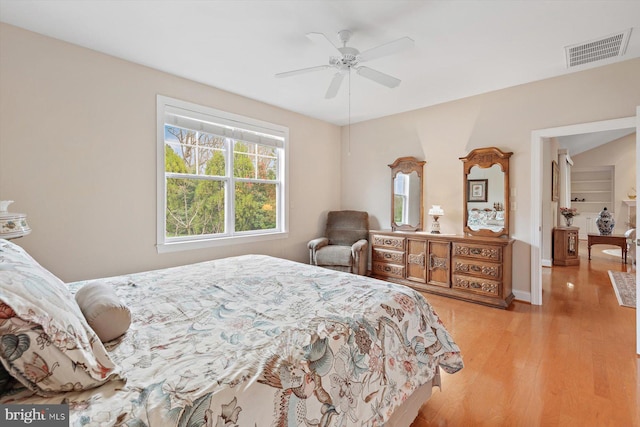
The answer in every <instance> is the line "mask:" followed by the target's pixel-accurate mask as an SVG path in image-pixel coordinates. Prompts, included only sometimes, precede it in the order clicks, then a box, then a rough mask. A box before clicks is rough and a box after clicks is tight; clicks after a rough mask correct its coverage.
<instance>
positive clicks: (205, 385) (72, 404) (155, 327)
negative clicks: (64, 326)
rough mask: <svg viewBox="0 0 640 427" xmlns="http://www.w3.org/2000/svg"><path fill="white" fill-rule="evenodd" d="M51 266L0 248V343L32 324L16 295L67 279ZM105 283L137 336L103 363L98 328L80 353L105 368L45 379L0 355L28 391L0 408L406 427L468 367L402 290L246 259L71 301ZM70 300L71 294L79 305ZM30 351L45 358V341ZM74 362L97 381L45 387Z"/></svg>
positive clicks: (110, 420)
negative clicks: (442, 384) (444, 381)
mask: <svg viewBox="0 0 640 427" xmlns="http://www.w3.org/2000/svg"><path fill="white" fill-rule="evenodd" d="M16 259H17V261H16ZM16 266H17V267H16ZM32 270H37V271H36V273H33V271H32ZM43 270H44V269H43V268H42V267H41V266H39V265H38V264H37V263H36V262H35V260H33V259H32V258H30V257H29V255H28V254H26V252H24V251H22V250H21V249H20V248H19V247H18V246H16V245H14V244H12V243H10V242H8V241H2V240H0V283H3V284H2V285H1V286H0V300H1V301H4V303H5V309H4V310H3V313H4V314H3V317H2V318H1V319H0V332H1V333H2V334H3V336H2V337H1V339H2V340H3V342H4V340H5V338H7V337H8V336H10V335H12V336H18V335H19V334H20V332H19V331H18V328H19V327H20V325H22V323H20V322H23V321H24V319H19V317H18V315H17V314H16V313H18V311H21V310H24V307H18V306H20V304H19V303H18V302H17V301H22V300H21V299H20V298H23V297H24V295H23V296H21V297H18V296H12V294H11V292H13V291H14V290H13V288H12V285H16V284H17V283H18V281H19V280H22V281H23V283H21V284H19V286H27V285H25V283H31V282H34V281H36V282H37V281H39V280H57V279H55V277H54V276H53V275H51V274H50V273H48V272H46V270H44V271H43ZM25 271H26V272H27V273H25ZM25 274H27V276H24V275H25ZM21 275H22V276H21ZM20 277H22V279H20ZM24 277H27V279H24ZM34 277H35V279H34ZM43 277H44V279H42V278H43ZM98 282H99V284H100V285H106V286H108V287H109V288H111V289H113V290H114V291H115V294H117V297H118V298H119V299H120V300H121V301H122V302H123V303H124V304H125V305H126V307H127V309H128V310H130V313H131V315H132V319H133V320H132V322H131V326H130V327H129V328H128V330H127V332H126V333H125V334H124V335H122V336H121V337H119V338H117V339H115V340H112V341H109V342H106V343H104V344H103V347H104V350H106V355H102V353H101V350H100V348H99V347H100V344H101V343H100V342H99V340H96V339H95V337H92V335H91V331H90V330H88V331H87V334H88V339H87V341H86V343H85V344H82V345H78V346H76V347H75V348H74V349H73V350H72V351H69V352H70V353H72V352H73V351H77V350H79V349H81V348H82V349H83V350H84V351H85V353H86V350H88V349H89V348H91V349H92V350H94V351H96V352H97V354H98V355H99V357H108V359H109V361H110V362H109V361H106V360H105V359H99V360H98V363H97V365H96V366H98V368H99V369H98V370H96V369H95V368H94V369H92V368H90V362H91V361H89V362H86V361H85V362H82V363H80V362H77V361H73V362H72V363H71V364H69V363H66V362H64V361H61V362H60V363H59V364H58V362H55V363H56V365H54V364H52V363H50V362H49V363H47V362H46V361H44V360H39V362H40V367H41V369H42V370H44V372H45V374H44V375H40V376H37V375H35V374H33V372H32V371H29V370H28V369H26V368H24V369H22V370H21V368H20V365H19V364H17V363H18V361H20V360H21V358H16V357H15V354H14V353H10V354H9V353H8V352H6V348H4V347H3V348H2V351H1V352H0V359H1V360H2V363H3V365H4V367H5V369H6V371H7V372H9V373H10V374H11V375H12V376H14V377H17V378H18V379H21V381H19V382H14V384H13V385H12V386H11V387H8V388H7V389H6V390H5V391H4V394H3V395H2V396H1V397H0V403H3V404H15V403H22V404H42V403H46V404H53V403H67V404H68V405H69V409H70V425H72V426H122V425H126V426H216V427H218V426H256V427H261V426H356V425H357V426H363V425H367V426H379V425H387V426H404V427H406V426H408V425H409V424H410V423H411V421H412V420H413V419H414V418H415V416H416V414H417V411H418V409H419V408H420V406H421V405H422V404H423V403H424V402H425V400H426V399H427V398H428V397H429V395H430V393H431V388H432V387H433V386H436V385H439V375H440V370H441V369H442V370H444V371H445V372H447V373H451V374H452V373H455V372H457V371H459V370H460V369H461V368H462V367H463V362H462V358H461V355H460V351H459V348H458V346H457V345H456V344H455V342H454V341H453V340H452V338H451V336H450V334H449V333H448V332H447V330H446V329H445V327H444V325H443V324H442V322H441V321H440V319H439V318H438V316H437V314H436V313H435V312H434V310H433V309H432V307H431V306H430V305H429V303H428V302H427V301H426V300H425V299H424V297H423V296H422V295H420V294H419V293H417V292H415V291H413V290H412V289H410V288H408V287H405V286H402V285H396V284H392V283H387V282H383V281H379V280H375V279H371V278H367V277H363V276H357V275H353V274H349V273H343V272H338V271H333V270H327V269H322V268H319V267H315V266H310V265H306V264H301V263H296V262H292V261H287V260H283V259H279V258H273V257H269V256H264V255H246V256H238V257H231V258H225V259H219V260H214V261H208V262H203V263H198V264H192V265H187V266H180V267H174V268H168V269H162V270H155V271H149V272H143V273H137V274H130V275H124V276H118V277H111V278H104V279H99V280H92V281H83V282H75V283H70V284H66V285H64V284H63V285H62V286H64V287H65V288H66V289H68V291H69V295H73V294H75V293H76V292H78V291H79V290H80V289H82V288H83V287H85V286H90V285H95V284H96V283H98ZM7 283H8V284H9V285H6V284H7ZM59 285H60V284H59V283H58V284H54V285H51V286H53V287H55V286H59ZM29 286H31V285H29ZM38 286H41V285H37V286H35V287H32V289H31V291H30V292H32V293H33V289H39V288H38ZM65 292H66V291H65V290H64V289H61V290H60V293H61V295H62V296H61V298H67V299H69V298H71V299H73V297H72V296H71V297H69V295H66V294H65ZM17 293H19V292H17ZM65 295H66V296H65ZM28 296H29V295H27V297H28ZM24 298H26V297H24ZM48 298H49V301H52V298H54V297H51V296H50V297H48ZM56 298H57V297H56ZM14 303H15V305H16V307H10V308H7V307H6V306H11V305H12V304H14ZM36 304H37V301H36ZM60 304H62V302H61V303H60ZM69 304H73V303H69ZM13 308H15V311H13V314H12V315H13V317H12V315H11V312H10V315H7V312H8V311H9V310H12V309H13ZM34 311H35V312H37V311H38V310H37V309H32V311H31V312H28V313H27V312H24V313H26V314H23V316H27V315H28V314H30V313H31V314H32V312H34ZM67 311H71V312H74V313H75V314H74V316H78V314H77V313H78V312H79V311H76V310H75V308H74V307H71V308H69V309H68V310H67ZM80 316H82V315H81V314H80ZM40 320H42V319H40ZM32 321H33V319H32ZM74 321H75V319H74ZM39 327H40V328H41V329H44V330H45V332H46V328H47V327H50V326H49V325H48V324H47V323H46V321H44V322H43V324H42V325H40V326H39ZM77 328H80V326H78V327H77ZM34 329H35V328H33V327H32V328H31V329H30V330H31V331H32V330H34ZM23 332H24V328H23ZM41 332H42V331H40V333H41ZM55 332H56V333H60V331H59V330H55ZM78 335H81V334H79V333H78V332H77V329H74V336H75V337H76V338H77V336H78ZM34 337H35V336H34ZM39 338H42V335H39ZM32 341H34V343H33V344H34V350H35V352H36V353H37V355H38V357H40V356H42V354H41V353H42V352H43V351H44V350H43V348H44V345H43V344H42V342H43V341H42V340H40V341H39V342H38V343H39V344H41V347H38V346H37V343H35V338H34V339H33V340H32ZM53 341H55V340H53ZM58 341H64V340H58ZM15 342H17V341H15ZM54 345H55V343H54V344H52V345H51V347H53V346H54ZM70 347H71V346H69V345H67V347H66V349H69V348H70ZM96 348H97V350H96ZM28 351H29V350H28V349H26V350H25V355H24V357H29V356H28ZM62 351H63V352H64V351H66V350H65V349H62ZM85 356H86V355H85ZM30 357H32V358H33V359H29V360H30V361H31V362H35V359H36V358H35V357H34V356H30ZM11 358H13V360H8V359H11ZM43 363H44V365H43ZM65 364H67V365H70V366H71V365H72V366H73V369H74V370H78V371H82V370H84V371H85V374H88V375H89V376H90V377H91V376H92V375H93V377H92V378H90V380H87V382H88V384H87V385H86V386H85V385H84V383H83V381H79V382H76V383H75V386H74V382H73V381H71V382H68V383H65V384H63V388H62V389H61V390H58V391H54V392H51V391H48V390H47V386H50V384H51V383H53V382H54V381H55V377H56V375H58V373H60V374H64V371H62V369H63V365H65ZM31 365H32V364H31ZM31 365H29V363H27V364H25V365H23V366H31ZM54 367H55V369H54ZM69 372H71V371H69ZM75 372H76V371H74V372H73V373H69V374H66V375H75ZM98 373H99V374H98ZM67 380H68V378H63V379H62V382H64V381H67ZM92 381H93V382H92ZM96 382H97V383H96ZM78 383H80V385H79V386H78V385H77V384H78ZM68 384H71V386H69V385H68ZM38 387H40V388H38ZM65 387H66V388H65Z"/></svg>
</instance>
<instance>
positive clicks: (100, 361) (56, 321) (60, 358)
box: [0, 239, 120, 396]
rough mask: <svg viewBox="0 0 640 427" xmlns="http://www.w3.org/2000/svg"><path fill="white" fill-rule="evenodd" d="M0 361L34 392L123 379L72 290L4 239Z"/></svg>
mask: <svg viewBox="0 0 640 427" xmlns="http://www.w3.org/2000/svg"><path fill="white" fill-rule="evenodd" d="M0 265H2V268H0V361H1V362H2V364H3V365H4V367H5V368H6V370H7V372H9V373H10V374H11V375H12V376H13V377H14V378H16V379H18V380H19V381H20V382H21V383H22V384H24V385H25V386H26V387H28V388H29V389H31V390H33V391H34V392H36V393H38V394H40V395H42V396H47V395H50V394H52V393H54V392H61V391H70V390H85V389H90V388H93V387H97V386H99V385H101V384H103V383H104V382H106V381H109V380H111V379H117V378H120V376H119V369H118V368H117V367H116V365H115V364H114V363H113V361H112V360H111V358H110V357H109V354H108V353H107V351H106V350H105V348H104V346H103V345H102V343H101V342H100V339H99V338H98V337H97V335H96V333H95V332H94V331H93V329H91V327H90V326H89V325H88V324H87V321H86V320H85V318H84V316H83V315H82V312H81V311H80V307H78V304H77V303H76V300H75V299H74V297H73V295H72V294H71V292H69V289H68V288H67V286H66V285H65V284H64V283H63V282H62V281H61V280H60V279H58V278H57V277H56V276H54V275H53V274H51V273H50V272H49V271H47V270H46V269H45V268H44V267H42V266H41V265H40V264H38V263H37V262H36V261H35V260H34V259H33V258H32V257H31V256H30V255H29V254H27V253H26V252H25V251H24V249H22V248H21V247H20V246H18V245H16V244H14V243H11V242H9V241H7V240H3V239H0Z"/></svg>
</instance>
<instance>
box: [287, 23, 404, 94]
mask: <svg viewBox="0 0 640 427" xmlns="http://www.w3.org/2000/svg"><path fill="white" fill-rule="evenodd" d="M351 34H352V33H351V31H349V30H342V31H339V32H338V38H339V39H340V41H341V42H342V47H337V46H336V45H334V44H333V43H332V42H331V40H329V38H328V37H327V36H326V35H324V34H323V33H308V34H307V37H308V38H309V39H311V40H313V41H316V42H319V43H324V44H326V45H328V46H330V47H331V48H333V49H335V50H337V51H338V54H339V56H331V57H329V64H326V65H318V66H315V67H309V68H302V69H299V70H292V71H287V72H284V73H278V74H276V77H291V76H296V75H298V74H304V73H309V72H313V71H320V70H326V69H329V68H333V69H335V70H337V71H336V73H335V74H334V76H333V79H332V80H331V83H330V84H329V88H328V89H327V93H326V94H325V98H327V99H329V98H333V97H335V96H336V94H337V93H338V89H340V85H341V84H342V80H344V77H345V76H346V75H347V73H349V71H350V70H351V69H353V70H355V71H356V73H358V74H359V75H361V76H362V77H365V78H367V79H369V80H373V81H374V82H376V83H379V84H381V85H383V86H386V87H389V88H394V87H396V86H398V85H399V84H400V79H397V78H395V77H393V76H390V75H388V74H385V73H381V72H380V71H376V70H374V69H372V68H369V67H365V66H363V65H360V63H362V62H366V61H371V60H372V59H377V58H381V57H383V56H387V55H392V54H394V53H397V52H400V51H402V50H405V49H408V48H410V47H413V44H414V42H413V39H411V38H409V37H402V38H400V39H397V40H394V41H391V42H388V43H385V44H382V45H380V46H376V47H374V48H371V49H369V50H365V51H364V52H360V51H359V50H358V49H356V48H353V47H350V46H347V42H348V41H349V39H350V38H351Z"/></svg>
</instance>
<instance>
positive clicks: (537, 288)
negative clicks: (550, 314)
mask: <svg viewBox="0 0 640 427" xmlns="http://www.w3.org/2000/svg"><path fill="white" fill-rule="evenodd" d="M626 128H636V117H625V118H621V119H614V120H604V121H599V122H591V123H581V124H576V125H570V126H562V127H557V128H550V129H541V130H536V131H533V132H532V133H531V206H532V209H533V210H534V211H533V215H532V217H531V304H534V305H542V233H543V228H542V208H543V203H542V188H541V187H542V186H541V185H540V182H542V171H543V144H544V143H545V140H547V139H548V138H553V137H559V136H569V135H577V134H585V133H592V132H602V131H609V130H618V129H626Z"/></svg>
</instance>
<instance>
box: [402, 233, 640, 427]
mask: <svg viewBox="0 0 640 427" xmlns="http://www.w3.org/2000/svg"><path fill="white" fill-rule="evenodd" d="M583 245H584V246H583ZM611 248H614V247H613V246H594V247H593V248H592V254H591V258H592V259H591V261H588V260H587V256H586V254H587V251H586V245H585V244H584V243H583V242H581V248H580V249H581V254H584V255H583V256H581V260H580V265H579V266H571V267H553V268H543V305H542V306H532V305H530V304H527V303H522V302H517V301H516V302H514V303H513V304H512V306H511V307H510V308H509V309H508V310H499V309H495V308H489V307H483V306H480V305H476V304H471V303H466V302H461V301H455V300H451V299H448V298H444V297H438V296H436V295H431V294H426V296H427V298H428V300H429V301H430V302H431V303H432V305H433V306H434V308H435V310H436V312H437V313H438V314H439V316H440V317H441V318H442V321H443V322H444V324H445V326H446V327H447V329H448V330H449V331H450V332H451V334H452V335H453V337H454V339H455V341H456V342H457V343H458V345H459V346H460V348H461V350H462V355H463V358H464V363H465V367H464V368H463V369H462V370H461V371H459V372H458V373H456V374H454V375H448V374H446V373H443V374H442V390H438V389H437V388H435V389H434V390H433V396H432V397H431V399H430V400H429V401H428V402H427V403H426V404H425V405H424V406H423V407H422V409H421V410H420V413H419V415H418V418H416V420H415V422H414V423H413V424H412V426H411V427H427V426H545V427H546V426H562V427H568V426H581V427H582V426H616V427H621V426H640V413H639V411H640V409H639V408H640V382H639V381H638V378H639V375H638V372H639V369H640V359H639V358H637V357H636V338H635V337H636V335H635V322H636V321H635V316H636V310H635V309H632V308H627V307H622V306H620V305H618V301H617V299H616V296H615V294H614V291H613V288H612V287H611V284H610V281H609V276H608V274H607V271H608V270H614V271H635V269H634V268H633V267H632V266H630V265H625V264H622V263H621V262H620V259H619V258H615V257H613V256H611V255H607V254H605V253H603V252H602V250H604V249H611ZM516 271H517V270H516ZM522 272H523V274H526V275H528V274H529V269H528V268H523V269H522ZM513 280H514V282H517V281H518V275H517V274H516V275H515V276H514V278H513ZM527 280H528V278H527Z"/></svg>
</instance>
